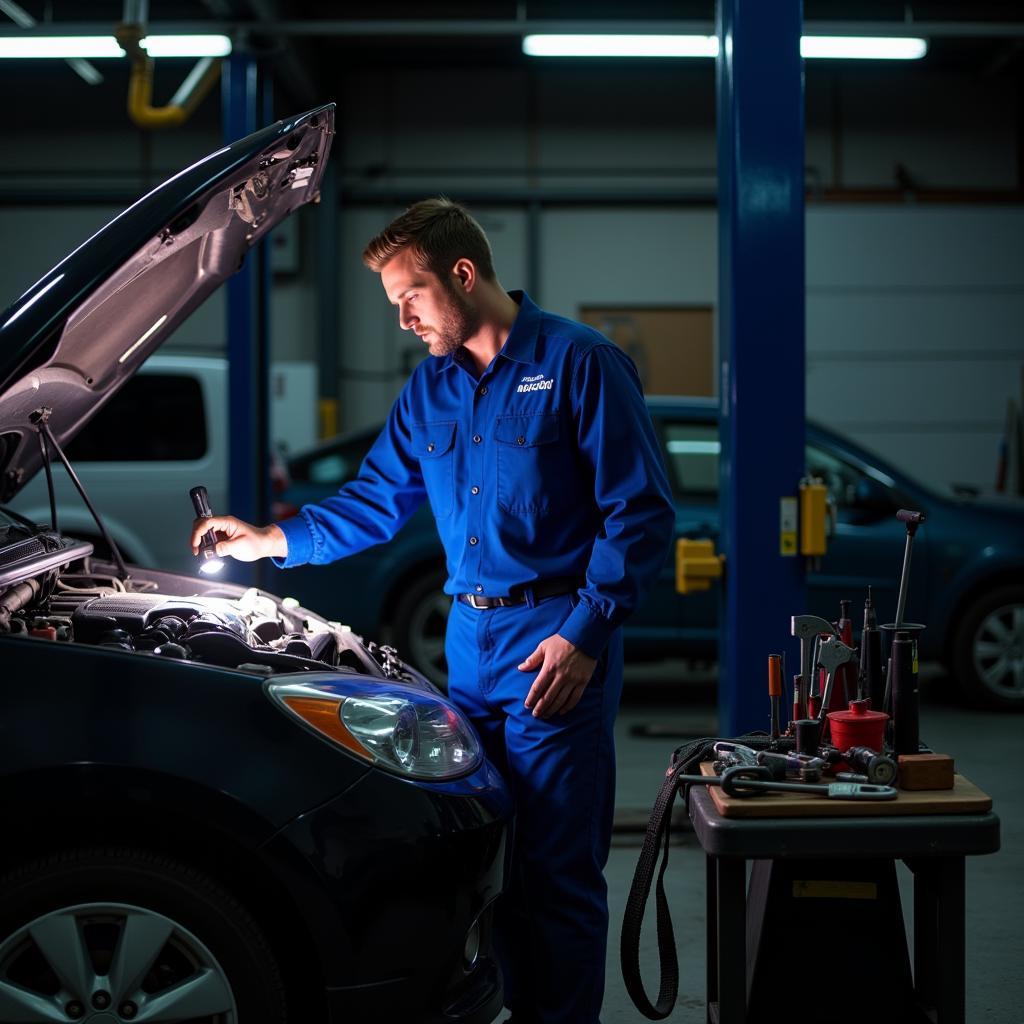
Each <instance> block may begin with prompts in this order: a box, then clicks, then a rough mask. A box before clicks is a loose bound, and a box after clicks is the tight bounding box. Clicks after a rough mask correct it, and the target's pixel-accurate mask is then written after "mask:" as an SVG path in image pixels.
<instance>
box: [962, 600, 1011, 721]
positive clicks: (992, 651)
mask: <svg viewBox="0 0 1024 1024" xmlns="http://www.w3.org/2000/svg"><path fill="white" fill-rule="evenodd" d="M953 643H954V647H953V669H954V674H955V676H956V680H957V682H958V683H959V685H960V686H961V688H962V689H963V691H964V693H965V694H966V695H967V696H968V697H969V698H971V699H972V700H974V701H976V702H978V703H980V704H985V705H987V706H988V707H995V708H1018V709H1021V710H1024V587H1019V586H1008V587H998V588H997V589H995V590H993V591H992V592H991V593H990V594H987V595H986V596H985V597H983V598H981V600H979V601H977V602H975V604H973V605H972V606H971V607H970V608H969V609H968V610H967V614H966V615H965V616H964V618H963V621H962V622H961V623H960V626H959V628H958V629H957V632H956V636H955V638H954V641H953Z"/></svg>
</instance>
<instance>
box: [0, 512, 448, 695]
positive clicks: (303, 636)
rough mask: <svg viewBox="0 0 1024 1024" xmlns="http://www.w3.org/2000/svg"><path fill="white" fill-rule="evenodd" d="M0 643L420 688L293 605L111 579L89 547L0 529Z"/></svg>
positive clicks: (187, 584)
mask: <svg viewBox="0 0 1024 1024" xmlns="http://www.w3.org/2000/svg"><path fill="white" fill-rule="evenodd" d="M2 634H9V635H14V636H19V635H20V636H30V637H35V638H39V639H44V640H49V641H52V642H55V643H77V644H87V645H92V646H99V647H107V648H113V649H117V650H121V651H126V652H133V653H138V654H143V655H147V656H154V657H161V658H173V659H175V660H179V661H190V662H198V663H203V664H208V665H217V666H220V667H222V668H230V669H238V670H241V671H248V672H252V673H254V674H259V675H264V676H267V675H274V674H277V673H286V672H303V671H320V672H322V671H323V670H324V669H325V668H329V669H335V670H338V671H342V672H356V673H361V674H366V675H373V676H378V677H381V678H384V679H390V680H399V681H402V682H404V683H406V684H412V685H415V686H421V687H425V688H429V687H430V684H429V683H427V682H426V680H425V679H424V678H423V677H422V676H421V675H420V674H419V673H418V672H416V671H414V670H413V669H411V668H410V667H409V666H408V665H406V664H405V663H404V662H402V661H401V659H400V658H399V657H398V654H397V652H396V651H395V650H394V649H393V648H391V647H388V646H386V645H377V644H375V643H373V642H365V641H364V640H363V639H362V638H361V637H359V636H357V635H356V634H355V633H353V632H352V631H351V630H350V629H349V628H348V627H347V626H343V625H341V624H340V623H337V622H328V621H326V620H324V619H322V618H320V617H319V616H317V615H315V614H314V613H312V612H310V611H308V610H307V609H305V608H302V607H301V606H300V605H299V604H298V602H297V601H295V600H293V599H290V598H285V599H283V600H282V599H280V598H278V597H275V596H274V595H271V594H269V593H267V592H265V591H262V590H259V589H257V588H255V587H250V588H244V587H241V586H237V585H235V584H231V583H224V582H220V581H217V582H214V581H210V580H204V579H201V578H192V577H188V576H180V575H177V574H173V573H164V572H160V571H158V570H152V569H141V568H137V567H135V566H132V567H131V572H130V574H129V575H128V577H127V578H125V579H121V578H119V575H118V573H117V567H116V566H115V565H114V564H113V563H107V562H103V561H99V560H97V559H95V558H93V557H92V545H91V544H88V543H86V542H82V541H74V540H72V539H70V538H67V537H64V536H62V535H60V534H58V533H56V532H55V531H47V530H41V529H38V528H32V527H30V526H29V525H27V524H26V525H21V524H17V523H15V524H11V525H8V526H0V635H2Z"/></svg>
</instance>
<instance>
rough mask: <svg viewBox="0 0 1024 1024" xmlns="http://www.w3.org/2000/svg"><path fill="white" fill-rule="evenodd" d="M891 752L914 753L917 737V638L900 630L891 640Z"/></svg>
mask: <svg viewBox="0 0 1024 1024" xmlns="http://www.w3.org/2000/svg"><path fill="white" fill-rule="evenodd" d="M891 664H892V717H893V741H892V745H893V753H894V754H896V755H899V754H916V753H917V752H918V749H919V737H918V715H919V706H918V695H917V640H916V639H915V638H914V636H913V635H912V634H911V633H909V632H907V631H905V630H900V631H899V632H898V633H896V635H895V637H894V638H893V641H892V661H891Z"/></svg>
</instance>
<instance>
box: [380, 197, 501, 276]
mask: <svg viewBox="0 0 1024 1024" xmlns="http://www.w3.org/2000/svg"><path fill="white" fill-rule="evenodd" d="M404 249H410V250H412V252H413V254H414V256H415V258H416V262H417V264H418V265H419V266H420V268H421V269H423V270H429V271H431V272H432V273H434V274H436V275H437V276H438V277H439V278H440V279H441V281H442V282H443V283H445V284H447V282H448V275H449V273H451V269H452V267H453V266H455V264H456V263H457V262H458V261H459V260H461V259H467V260H472V261H473V264H474V265H475V266H476V269H477V272H478V273H479V274H480V275H481V276H482V277H484V278H486V279H487V280H488V281H494V280H496V277H495V273H494V259H493V257H492V256H491V246H490V243H489V242H488V241H487V236H486V235H485V234H484V229H483V228H482V227H480V225H479V224H478V223H477V222H476V221H475V220H474V219H473V218H472V217H471V216H470V215H469V212H468V211H467V210H466V208H465V207H464V206H460V205H459V204H458V203H455V202H452V200H451V199H446V198H445V197H444V196H438V197H437V198H436V199H422V200H420V202H418V203H414V204H413V205H412V206H410V207H409V209H408V210H406V211H405V213H403V214H402V215H401V216H400V217H396V218H395V219H394V220H393V221H392V222H391V223H390V224H389V225H388V226H387V227H386V228H385V229H384V230H383V231H382V232H381V233H380V234H379V235H377V237H376V238H374V239H372V240H371V241H370V244H369V245H367V247H366V248H365V249H364V250H363V262H364V263H365V264H366V265H367V266H368V267H369V268H370V269H371V270H376V271H378V272H380V270H381V269H382V268H383V266H384V264H385V263H388V262H390V260H392V259H393V258H394V257H395V256H397V255H398V254H399V253H400V252H402V251H403V250H404Z"/></svg>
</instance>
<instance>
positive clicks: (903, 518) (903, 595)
mask: <svg viewBox="0 0 1024 1024" xmlns="http://www.w3.org/2000/svg"><path fill="white" fill-rule="evenodd" d="M896 518H897V519H898V520H899V521H900V522H901V523H905V524H906V527H907V541H906V546H905V547H904V549H903V569H902V570H901V572H900V591H899V597H898V598H897V601H896V621H895V622H887V623H886V624H885V625H884V626H882V627H881V628H882V629H884V630H887V631H888V632H891V633H894V634H895V633H900V632H909V631H911V630H922V629H924V628H925V627H924V626H923V625H922V624H921V623H919V622H905V621H904V619H903V615H904V613H905V612H906V609H907V592H908V590H909V589H910V556H911V554H912V553H913V550H914V535H915V534H916V533H917V528H918V527H919V526H920V525H921V524H922V523H923V522H924V521H925V514H924V513H923V512H914V511H911V510H910V509H906V508H901V509H900V510H899V511H898V512H897V513H896ZM892 662H893V659H892V657H891V654H890V658H889V668H888V671H887V672H886V678H885V707H883V708H882V709H881V710H882V711H889V710H890V708H889V702H890V699H891V697H892V674H893V664H892ZM915 753H916V751H915Z"/></svg>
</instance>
